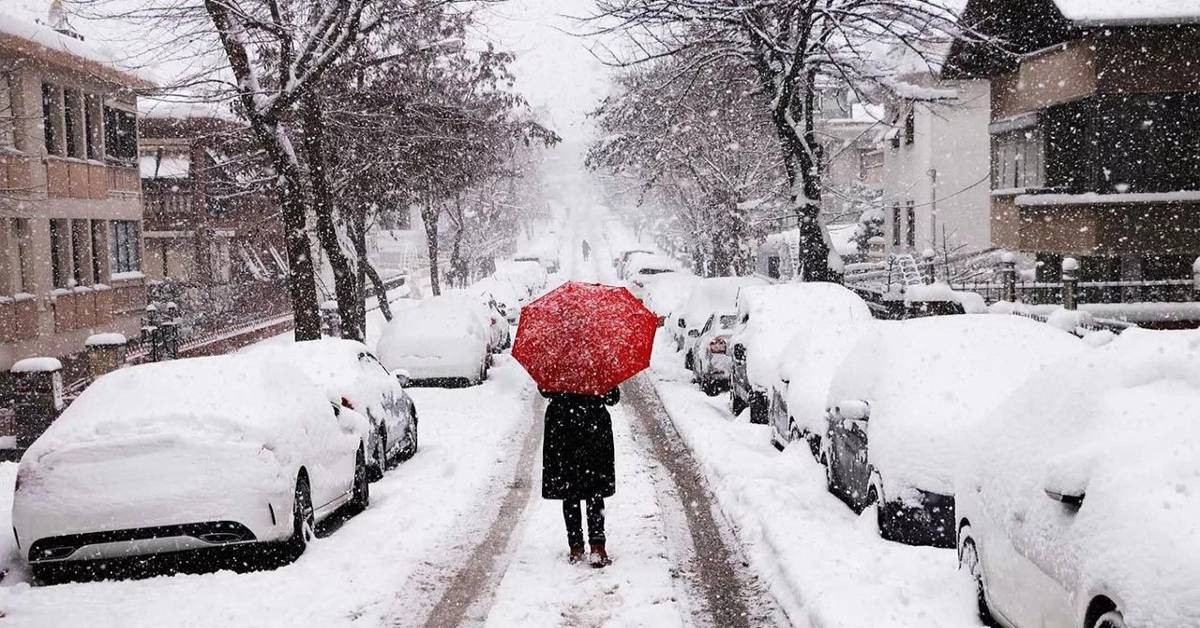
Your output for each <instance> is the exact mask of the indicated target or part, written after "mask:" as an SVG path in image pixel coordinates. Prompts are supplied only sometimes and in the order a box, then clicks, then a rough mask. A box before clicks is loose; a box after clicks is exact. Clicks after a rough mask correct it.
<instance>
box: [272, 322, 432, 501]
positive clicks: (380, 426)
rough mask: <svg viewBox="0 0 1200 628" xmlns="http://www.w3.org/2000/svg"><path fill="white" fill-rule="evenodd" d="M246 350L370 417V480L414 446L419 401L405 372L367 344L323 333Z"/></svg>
mask: <svg viewBox="0 0 1200 628" xmlns="http://www.w3.org/2000/svg"><path fill="white" fill-rule="evenodd" d="M248 355H254V356H260V357H270V358H274V359H277V360H279V361H281V362H287V363H288V364H292V365H294V366H296V367H298V368H300V370H302V371H304V373H305V374H306V375H308V376H309V378H310V379H312V380H313V381H314V382H316V383H318V384H320V385H321V386H323V387H324V388H325V392H326V395H327V397H328V398H329V401H330V402H332V403H335V404H337V405H340V406H342V407H345V408H349V409H351V410H354V411H357V412H359V413H360V414H364V415H366V417H367V420H369V421H370V422H371V432H370V435H369V439H368V442H367V457H368V460H367V463H368V464H369V465H371V469H370V471H371V480H372V481H374V480H377V479H379V478H381V477H383V473H384V471H386V470H387V469H388V468H390V467H391V465H393V464H395V463H397V462H400V461H403V460H407V459H409V458H411V457H412V456H413V454H415V453H416V452H417V447H418V434H417V407H416V404H415V403H413V400H412V398H411V397H409V396H408V393H407V392H405V391H404V386H405V385H407V384H408V373H406V372H403V371H396V372H388V370H387V369H386V368H384V366H383V364H382V363H381V362H380V361H379V359H378V358H376V357H375V356H374V355H373V354H372V353H371V351H370V350H368V349H367V346H366V345H365V344H363V343H361V342H357V341H354V340H343V339H341V338H322V339H320V340H308V341H305V342H291V343H285V344H269V345H263V346H261V347H255V348H254V349H252V350H251V351H249V352H248Z"/></svg>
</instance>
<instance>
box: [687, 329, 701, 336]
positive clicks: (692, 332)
mask: <svg viewBox="0 0 1200 628" xmlns="http://www.w3.org/2000/svg"><path fill="white" fill-rule="evenodd" d="M699 337H700V330H699V329H689V330H688V338H699Z"/></svg>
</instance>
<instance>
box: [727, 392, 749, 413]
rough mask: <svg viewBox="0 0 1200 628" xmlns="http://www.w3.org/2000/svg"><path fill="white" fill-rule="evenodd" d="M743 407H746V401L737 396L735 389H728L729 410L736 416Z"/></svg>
mask: <svg viewBox="0 0 1200 628" xmlns="http://www.w3.org/2000/svg"><path fill="white" fill-rule="evenodd" d="M745 409H746V402H745V401H743V400H742V398H741V397H739V396H738V394H737V391H736V390H733V389H730V391H729V410H730V411H731V412H733V416H737V415H739V414H741V413H742V410H745Z"/></svg>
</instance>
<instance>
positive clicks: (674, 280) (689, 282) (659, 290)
mask: <svg viewBox="0 0 1200 628" xmlns="http://www.w3.org/2000/svg"><path fill="white" fill-rule="evenodd" d="M697 281H700V278H699V277H697V276H695V275H693V274H691V273H687V272H679V273H664V274H662V275H655V276H654V277H649V278H647V280H646V282H645V284H646V298H645V300H644V304H645V306H646V309H648V310H650V311H651V312H654V313H655V314H657V315H658V319H659V321H660V323H661V322H662V321H664V320H666V318H667V315H668V314H670V313H671V312H672V311H674V310H677V309H679V308H680V307H681V306H682V305H683V302H684V301H685V300H686V299H687V296H688V294H690V293H691V291H692V286H693V285H695V283H696V282H697Z"/></svg>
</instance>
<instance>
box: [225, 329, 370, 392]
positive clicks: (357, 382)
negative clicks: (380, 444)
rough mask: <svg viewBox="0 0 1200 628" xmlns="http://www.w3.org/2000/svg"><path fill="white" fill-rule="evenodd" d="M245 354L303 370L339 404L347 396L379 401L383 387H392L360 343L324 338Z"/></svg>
mask: <svg viewBox="0 0 1200 628" xmlns="http://www.w3.org/2000/svg"><path fill="white" fill-rule="evenodd" d="M244 355H248V356H253V357H263V358H272V359H277V360H279V361H283V362H287V363H288V364H291V365H294V366H296V367H297V368H299V369H300V370H302V371H304V373H305V374H307V375H308V376H309V377H311V378H312V379H313V381H314V382H317V383H319V384H321V385H322V386H324V387H325V388H326V390H327V391H328V394H329V400H330V401H333V402H339V401H340V399H341V398H342V397H344V396H347V395H350V396H352V397H359V398H355V399H351V401H353V402H356V403H357V402H360V401H361V399H360V398H367V397H370V398H373V399H374V398H378V397H379V396H380V395H382V394H383V392H384V386H385V385H386V386H388V387H390V384H391V381H390V379H389V378H390V377H391V376H390V375H389V374H388V373H387V371H386V370H385V369H384V368H383V366H382V365H381V364H379V363H378V362H377V361H376V359H375V358H374V357H370V356H371V351H370V350H369V349H368V348H367V345H365V344H363V343H361V342H359V341H357V340H346V339H343V338H321V339H319V340H305V341H301V342H288V343H278V344H268V345H262V346H259V347H254V348H252V349H250V350H249V351H247V352H245V353H244Z"/></svg>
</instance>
